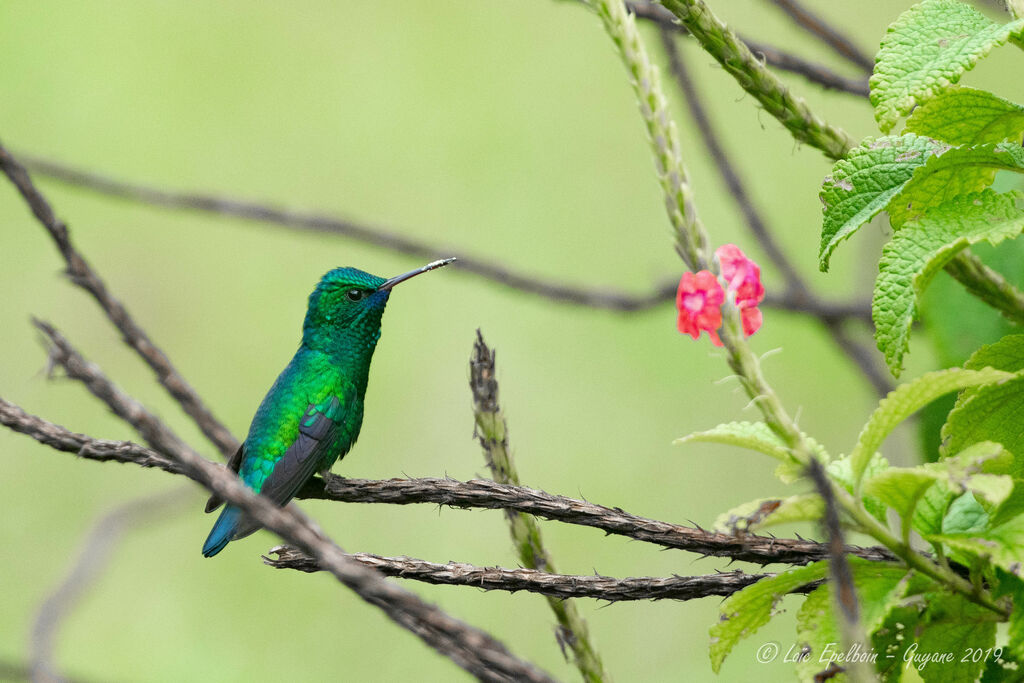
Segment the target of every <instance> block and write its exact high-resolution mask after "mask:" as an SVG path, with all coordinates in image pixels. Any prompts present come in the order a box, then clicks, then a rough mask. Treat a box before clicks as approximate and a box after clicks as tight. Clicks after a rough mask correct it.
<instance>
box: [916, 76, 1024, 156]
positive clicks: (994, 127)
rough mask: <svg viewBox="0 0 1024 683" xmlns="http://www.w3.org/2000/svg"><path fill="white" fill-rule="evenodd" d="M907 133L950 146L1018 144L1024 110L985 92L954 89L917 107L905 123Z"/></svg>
mask: <svg viewBox="0 0 1024 683" xmlns="http://www.w3.org/2000/svg"><path fill="white" fill-rule="evenodd" d="M907 132H910V133H916V134H918V135H924V136H927V137H930V138H935V139H936V140H942V141H943V142H948V143H949V144H951V145H980V144H984V143H986V142H1003V141H1004V140H1012V141H1014V142H1020V138H1021V133H1022V132H1024V107H1022V106H1021V105H1019V104H1017V103H1016V102H1010V101H1009V100H1004V99H1003V98H1001V97H997V96H996V95H993V94H992V93H990V92H988V91H987V90H977V89H975V88H968V87H966V86H960V85H955V86H952V87H950V88H949V89H948V90H946V91H945V92H942V93H939V94H938V95H936V96H935V97H933V98H931V99H930V100H928V101H927V102H925V103H924V104H921V105H920V106H918V107H917V108H916V109H915V110H914V112H913V113H912V114H911V115H910V118H908V119H907Z"/></svg>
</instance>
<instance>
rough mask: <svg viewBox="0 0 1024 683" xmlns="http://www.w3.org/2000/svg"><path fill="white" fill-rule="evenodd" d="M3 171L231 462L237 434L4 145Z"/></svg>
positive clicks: (77, 278) (84, 284)
mask: <svg viewBox="0 0 1024 683" xmlns="http://www.w3.org/2000/svg"><path fill="white" fill-rule="evenodd" d="M0 169H2V170H3V172H4V173H5V174H6V175H7V177H8V178H9V179H10V181H11V182H12V183H13V184H14V186H15V187H16V188H17V189H18V192H20V193H21V196H22V197H23V198H24V199H25V202H26V203H27V204H28V206H29V208H30V209H31V210H32V213H33V214H34V215H35V217H36V219H38V221H39V222H40V223H41V224H42V225H43V227H44V228H46V231H47V232H48V233H49V234H50V237H52V238H53V241H54V243H55V244H56V245H57V249H58V250H59V251H60V253H61V256H63V257H64V261H65V263H66V264H67V273H68V277H70V278H71V281H72V282H74V283H75V284H76V285H78V286H79V287H81V288H82V289H84V290H85V291H87V292H88V293H89V294H90V295H92V297H93V298H94V299H95V300H96V302H97V303H98V304H99V305H100V307H101V308H102V309H103V312H104V313H106V314H107V317H108V318H109V319H110V322H112V323H113V324H114V326H115V327H117V329H118V330H119V331H120V332H121V336H122V338H123V339H124V341H125V343H126V344H128V346H130V347H132V348H133V349H135V351H136V352H137V353H138V354H139V355H140V356H141V357H142V359H143V360H144V361H146V363H147V364H148V365H149V367H150V368H152V369H153V372H155V373H156V376H157V379H158V380H159V381H160V384H162V385H163V386H164V387H165V388H166V389H167V391H168V392H170V394H171V396H173V397H174V398H175V399H176V400H177V401H178V403H179V404H180V405H181V407H182V409H184V410H185V412H186V413H188V415H189V416H191V417H192V419H193V420H195V422H196V424H197V425H198V426H199V428H200V429H201V430H202V432H203V434H204V435H206V437H207V438H208V439H210V441H211V442H212V443H213V444H214V445H216V446H217V448H218V449H220V451H221V453H222V454H224V455H225V456H226V457H230V456H231V454H233V453H234V452H235V450H237V449H238V442H237V441H236V440H235V438H234V437H233V436H231V432H229V431H228V429H227V428H226V427H225V426H224V425H223V424H221V422H220V421H219V420H218V419H217V418H216V417H214V415H213V413H212V412H211V411H210V409H209V408H207V407H206V405H205V404H204V403H203V401H202V399H200V398H199V395H198V394H196V392H195V390H194V389H192V387H191V386H189V384H188V382H186V381H185V378H184V377H182V376H181V375H180V374H179V373H178V371H177V370H176V369H175V367H174V366H173V365H171V361H170V360H169V359H168V358H167V356H166V355H165V354H164V352H163V351H161V350H160V348H159V347H158V346H157V345H156V344H154V343H153V341H152V340H151V339H150V338H149V336H148V335H147V334H146V333H145V331H143V329H142V328H141V327H139V325H138V323H136V322H135V319H134V318H132V316H131V314H130V313H129V312H128V310H127V309H126V308H125V307H124V305H122V304H121V302H120V301H118V300H117V299H115V298H114V296H113V295H112V294H111V293H110V291H109V290H108V289H107V286H106V284H104V282H103V280H102V279H100V277H99V275H97V274H96V271H95V270H93V268H92V266H90V265H89V263H88V261H86V260H85V258H84V257H83V256H82V255H81V254H80V253H79V252H78V250H77V249H75V246H74V244H73V243H72V242H71V235H70V233H69V232H68V228H67V226H66V225H64V223H63V222H62V221H61V220H60V219H58V218H57V216H56V214H55V213H54V211H53V208H52V207H51V206H50V204H49V202H47V201H46V198H45V197H43V195H42V194H41V193H40V192H39V190H37V189H36V186H35V185H34V184H33V182H32V179H31V178H30V177H29V175H28V172H27V171H26V170H25V168H24V167H23V166H22V165H21V164H20V163H18V161H17V160H16V159H14V157H12V156H11V154H10V153H9V152H8V151H7V150H6V149H5V148H4V147H3V146H2V145H0Z"/></svg>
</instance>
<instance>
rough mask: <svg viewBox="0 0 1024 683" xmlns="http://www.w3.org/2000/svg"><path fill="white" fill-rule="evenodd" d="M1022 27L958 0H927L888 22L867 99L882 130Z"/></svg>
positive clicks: (889, 126)
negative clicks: (999, 20)
mask: <svg viewBox="0 0 1024 683" xmlns="http://www.w3.org/2000/svg"><path fill="white" fill-rule="evenodd" d="M1022 28H1024V20H1017V21H1013V22H1010V23H1009V24H996V23H995V22H993V21H991V20H990V19H987V18H986V17H985V16H984V15H982V14H981V13H980V12H978V11H977V10H975V9H974V8H972V7H970V6H968V5H965V4H964V3H961V2H957V1H956V0H925V2H922V3H921V4H919V5H915V6H913V7H911V8H910V9H909V10H907V11H906V12H904V13H903V14H901V15H900V16H899V18H898V19H897V20H896V21H895V22H894V23H893V24H892V25H891V26H889V29H888V31H887V32H886V36H885V38H884V39H883V40H882V46H881V49H880V50H879V51H878V55H877V56H876V57H875V73H874V75H872V76H871V80H870V82H869V85H870V87H871V104H872V105H873V106H874V107H875V119H876V120H877V121H878V126H879V128H880V129H881V130H882V132H887V131H889V130H890V129H891V128H892V127H893V126H894V125H895V124H896V121H897V120H899V117H900V116H904V115H906V114H907V113H909V112H910V110H911V109H913V108H914V106H915V105H917V104H918V103H920V102H924V101H926V100H928V99H930V98H932V97H935V96H936V95H938V94H939V93H940V92H942V91H943V90H945V89H946V88H948V87H950V85H952V84H953V83H956V82H957V81H958V80H960V76H961V75H962V74H963V72H964V71H967V70H969V69H971V68H973V67H974V65H975V64H976V63H977V61H978V60H979V59H981V58H982V57H984V56H985V55H987V54H988V53H989V52H990V51H991V50H992V48H994V47H996V46H998V45H1002V44H1003V43H1005V42H1006V41H1007V40H1008V39H1009V38H1010V37H1011V36H1013V35H1016V34H1018V33H1019V32H1020V31H1021V29H1022Z"/></svg>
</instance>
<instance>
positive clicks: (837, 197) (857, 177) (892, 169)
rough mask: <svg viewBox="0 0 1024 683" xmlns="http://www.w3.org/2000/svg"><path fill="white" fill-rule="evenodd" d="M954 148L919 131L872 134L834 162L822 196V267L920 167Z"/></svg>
mask: <svg viewBox="0 0 1024 683" xmlns="http://www.w3.org/2000/svg"><path fill="white" fill-rule="evenodd" d="M949 149H950V146H949V145H945V144H942V143H940V142H938V141H936V140H932V139H931V138H925V137H920V136H917V135H913V134H908V135H902V136H899V137H884V138H879V139H877V140H872V139H871V138H868V139H867V140H865V141H864V142H862V143H861V144H860V145H859V146H858V147H855V148H854V149H852V150H850V152H849V154H848V155H847V156H846V158H845V159H840V160H839V161H837V162H836V163H835V165H834V166H832V173H831V174H830V175H829V176H828V177H826V178H825V180H824V181H823V182H822V185H821V191H820V193H819V194H818V197H819V198H820V199H821V203H822V205H823V207H824V218H823V221H822V226H821V246H820V248H819V251H818V258H819V263H818V266H819V267H820V268H821V270H822V271H826V270H828V264H829V259H830V258H831V256H832V252H833V251H834V250H835V248H836V245H838V244H839V243H840V242H841V241H843V240H845V239H848V238H849V237H850V236H851V235H853V233H854V232H856V231H857V230H858V229H859V228H860V226H862V225H864V224H865V223H867V222H868V221H870V220H871V219H872V218H874V217H875V215H877V214H878V212H880V211H882V210H883V209H884V208H886V207H887V206H888V205H889V202H890V201H892V199H893V197H895V196H896V195H897V194H899V192H900V190H902V189H903V186H904V185H905V184H906V183H907V182H909V181H910V179H911V177H912V176H913V174H914V169H916V168H918V167H920V166H923V165H924V163H925V162H926V161H927V160H928V159H929V158H930V157H931V156H933V155H936V154H942V153H943V152H945V151H947V150H949Z"/></svg>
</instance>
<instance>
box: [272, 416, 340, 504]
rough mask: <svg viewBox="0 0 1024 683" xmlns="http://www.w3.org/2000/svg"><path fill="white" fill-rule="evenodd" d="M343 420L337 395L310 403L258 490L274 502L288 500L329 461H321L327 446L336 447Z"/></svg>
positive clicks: (283, 502) (326, 452)
mask: <svg viewBox="0 0 1024 683" xmlns="http://www.w3.org/2000/svg"><path fill="white" fill-rule="evenodd" d="M344 420H345V408H344V405H343V404H342V401H341V399H340V398H339V397H338V396H328V397H327V398H326V399H325V400H323V401H321V402H320V403H319V404H313V403H310V404H309V406H308V407H307V408H306V412H305V414H303V416H302V419H300V420H299V433H298V435H297V436H296V437H295V441H293V442H292V445H291V446H289V447H288V450H286V451H285V453H284V455H283V456H281V459H280V460H278V461H277V463H276V464H275V465H274V471H273V472H271V473H270V476H269V477H267V480H266V481H265V482H263V487H262V488H261V489H260V493H262V494H263V495H265V496H266V497H268V498H270V499H271V500H272V501H274V502H275V503H277V504H278V505H284V504H285V503H287V502H288V501H289V500H291V499H292V497H293V496H294V495H295V494H296V493H298V491H299V489H300V488H302V486H303V484H305V483H306V482H307V481H308V480H309V479H310V478H311V477H312V476H313V475H314V474H315V473H316V472H317V470H319V469H322V468H323V467H325V466H326V465H328V464H330V463H325V462H324V461H325V458H326V456H327V455H328V453H330V451H331V449H332V448H337V447H338V441H339V437H340V436H341V428H342V424H344ZM332 460H333V458H332Z"/></svg>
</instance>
